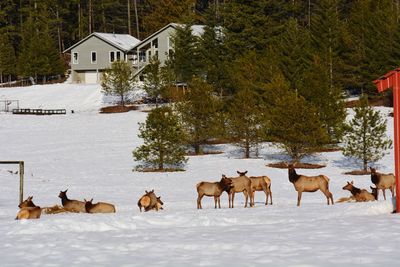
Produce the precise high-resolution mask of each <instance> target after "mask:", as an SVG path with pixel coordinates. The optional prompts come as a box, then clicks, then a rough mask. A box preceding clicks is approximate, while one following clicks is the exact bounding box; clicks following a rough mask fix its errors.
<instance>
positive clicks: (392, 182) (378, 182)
mask: <svg viewBox="0 0 400 267" xmlns="http://www.w3.org/2000/svg"><path fill="white" fill-rule="evenodd" d="M370 169H371V182H372V183H373V184H374V185H375V186H376V188H377V189H378V191H379V189H381V190H382V192H383V198H384V199H385V200H386V193H385V191H386V189H389V190H390V192H392V197H393V196H394V188H395V186H396V178H395V177H394V175H393V173H388V174H384V173H379V172H377V171H376V170H375V168H372V167H370Z"/></svg>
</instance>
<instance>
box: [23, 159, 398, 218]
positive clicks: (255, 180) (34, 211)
mask: <svg viewBox="0 0 400 267" xmlns="http://www.w3.org/2000/svg"><path fill="white" fill-rule="evenodd" d="M287 166H288V176H289V181H290V182H291V183H292V184H293V185H294V188H295V190H296V191H297V193H298V197H297V206H300V202H301V196H302V193H303V192H316V191H318V190H320V191H321V192H322V193H323V194H324V195H325V197H326V199H327V204H328V205H329V204H332V205H333V204H334V202H333V196H332V193H331V192H330V191H329V178H328V177H327V176H325V175H317V176H306V175H301V174H297V172H296V170H295V169H294V166H293V164H289V165H287ZM370 169H371V181H372V183H373V184H375V186H376V187H372V186H371V187H370V188H371V190H372V192H371V193H370V192H368V191H367V190H365V189H360V188H357V187H355V186H354V182H353V181H352V182H347V184H346V185H345V186H344V187H343V188H342V189H343V190H348V191H350V193H351V194H352V195H351V196H350V197H348V198H341V199H339V200H338V201H337V202H345V201H355V202H366V201H375V200H378V190H379V189H381V190H382V192H383V197H384V198H385V200H386V194H385V190H386V189H389V190H390V191H391V192H392V196H393V195H394V187H395V185H396V180H395V177H394V175H393V174H391V173H390V174H383V173H378V172H376V170H375V169H374V168H372V167H371V168H370ZM237 174H238V175H239V176H238V177H226V176H225V175H224V174H222V178H221V180H220V181H217V182H200V183H198V184H197V185H196V190H197V194H198V195H197V209H202V205H201V200H202V198H203V197H204V196H208V197H214V208H217V206H218V208H221V202H220V197H221V195H222V193H223V192H227V194H228V198H229V208H233V207H234V199H235V193H239V192H242V193H243V194H244V196H245V205H244V207H245V208H246V207H247V205H248V202H249V201H250V207H253V206H254V195H255V192H256V191H263V192H264V193H265V196H266V200H265V205H268V198H269V199H270V204H271V205H272V192H271V179H270V178H269V177H268V176H250V177H248V176H246V174H247V171H245V172H240V171H237ZM67 191H68V190H65V191H60V193H59V195H58V197H59V198H61V204H62V207H61V206H58V205H55V206H53V207H46V208H41V207H39V206H36V205H35V204H34V203H33V201H32V198H33V197H32V196H30V197H28V198H27V199H26V200H24V201H23V202H21V203H20V204H19V205H18V207H19V208H20V210H19V212H18V214H17V216H16V218H15V219H16V220H20V219H38V218H40V216H41V214H42V210H43V212H44V213H46V214H50V213H53V214H54V213H60V212H83V213H115V212H116V209H115V206H114V205H113V204H110V203H105V202H98V203H95V204H93V203H92V202H93V198H92V199H91V200H89V201H87V200H86V199H84V201H79V200H73V199H69V198H68V197H67ZM249 199H250V200H249ZM163 204H164V203H163V202H162V201H161V197H157V196H156V194H155V193H154V189H153V190H151V191H145V194H144V195H143V196H142V197H141V198H140V199H139V200H138V203H137V205H138V207H139V210H140V211H142V208H144V211H150V210H156V211H158V210H162V209H163Z"/></svg>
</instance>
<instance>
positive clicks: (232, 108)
mask: <svg viewBox="0 0 400 267" xmlns="http://www.w3.org/2000/svg"><path fill="white" fill-rule="evenodd" d="M257 98H258V97H257V94H256V93H255V92H254V91H252V90H250V89H249V88H243V89H241V90H239V91H238V92H237V93H236V94H235V95H234V97H233V100H232V102H231V103H230V105H229V109H228V114H229V115H228V118H227V120H228V121H227V124H228V135H229V136H230V137H231V138H232V139H233V140H234V142H236V144H237V145H238V146H239V147H241V148H242V149H243V150H244V157H245V158H250V151H251V149H254V148H257V146H258V145H259V143H260V142H261V140H262V117H263V114H262V113H261V109H260V108H259V106H258V100H257Z"/></svg>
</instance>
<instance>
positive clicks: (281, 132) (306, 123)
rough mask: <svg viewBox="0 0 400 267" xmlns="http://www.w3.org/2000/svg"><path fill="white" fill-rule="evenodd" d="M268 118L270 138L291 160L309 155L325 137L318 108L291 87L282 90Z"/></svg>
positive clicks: (296, 160) (324, 140)
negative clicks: (290, 88)
mask: <svg viewBox="0 0 400 267" xmlns="http://www.w3.org/2000/svg"><path fill="white" fill-rule="evenodd" d="M283 89H284V88H283ZM269 117H270V121H269V126H270V127H269V136H270V138H271V140H272V141H274V142H278V143H279V145H278V146H279V147H281V148H283V149H284V151H285V152H286V153H287V154H288V155H289V156H290V157H291V158H292V160H293V161H294V162H298V161H300V160H301V159H302V158H303V157H305V156H307V155H309V154H312V153H313V152H314V151H315V150H316V149H317V148H319V147H320V146H321V145H322V144H323V143H325V142H326V141H327V139H328V137H327V134H326V131H325V129H324V128H323V126H322V123H321V121H320V120H319V116H318V112H317V109H316V108H315V107H314V106H313V105H311V104H310V103H309V102H307V101H306V100H305V99H304V98H303V97H302V96H298V95H297V94H296V93H295V92H293V91H291V90H287V91H286V92H285V91H282V92H281V94H280V95H279V96H278V97H277V99H276V102H275V104H274V107H273V108H271V109H270V114H269Z"/></svg>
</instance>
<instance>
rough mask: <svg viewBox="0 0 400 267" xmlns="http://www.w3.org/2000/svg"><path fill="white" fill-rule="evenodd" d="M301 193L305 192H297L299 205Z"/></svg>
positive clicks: (298, 203)
mask: <svg viewBox="0 0 400 267" xmlns="http://www.w3.org/2000/svg"><path fill="white" fill-rule="evenodd" d="M301 193H303V192H302V191H299V192H297V206H300V200H301Z"/></svg>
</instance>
